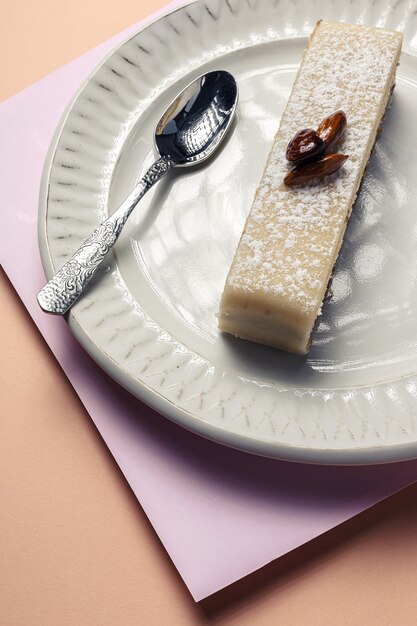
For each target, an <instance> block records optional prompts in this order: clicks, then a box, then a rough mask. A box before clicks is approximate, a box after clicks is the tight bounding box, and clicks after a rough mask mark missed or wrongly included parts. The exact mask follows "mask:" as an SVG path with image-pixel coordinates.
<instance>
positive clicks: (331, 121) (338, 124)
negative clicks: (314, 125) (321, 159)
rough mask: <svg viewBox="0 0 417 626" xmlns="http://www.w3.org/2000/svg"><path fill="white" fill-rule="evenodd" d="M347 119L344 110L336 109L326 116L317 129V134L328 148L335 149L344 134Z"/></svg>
mask: <svg viewBox="0 0 417 626" xmlns="http://www.w3.org/2000/svg"><path fill="white" fill-rule="evenodd" d="M346 124H347V119H346V115H345V113H344V112H343V111H336V113H333V114H332V115H329V116H328V117H326V118H325V119H324V120H323V121H322V122H321V124H320V126H319V127H318V129H317V135H318V136H319V137H320V138H321V139H322V140H323V141H324V144H325V146H326V150H329V149H333V148H334V147H335V145H336V144H337V143H338V141H339V140H340V138H341V137H342V135H343V132H344V130H345V128H346Z"/></svg>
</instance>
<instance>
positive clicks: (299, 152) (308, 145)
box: [285, 128, 325, 163]
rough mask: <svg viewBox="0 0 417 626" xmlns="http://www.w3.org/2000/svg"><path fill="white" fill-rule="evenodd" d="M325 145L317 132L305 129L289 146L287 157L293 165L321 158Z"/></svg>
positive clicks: (296, 135)
mask: <svg viewBox="0 0 417 626" xmlns="http://www.w3.org/2000/svg"><path fill="white" fill-rule="evenodd" d="M324 148H325V143H324V141H323V139H321V138H320V137H319V136H318V134H317V133H316V131H315V130H313V129H312V128H305V129H304V130H300V131H299V132H298V133H296V134H295V135H294V137H293V138H292V139H291V141H290V143H289V144H288V146H287V151H286V153H285V156H286V158H287V161H290V162H291V163H302V162H304V161H306V160H307V159H311V158H314V157H318V156H320V154H322V153H323V152H324Z"/></svg>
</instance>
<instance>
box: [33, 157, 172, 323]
mask: <svg viewBox="0 0 417 626" xmlns="http://www.w3.org/2000/svg"><path fill="white" fill-rule="evenodd" d="M174 165H175V163H174V161H172V160H171V159H170V158H169V157H165V156H163V157H161V158H160V159H158V160H157V161H156V162H155V163H154V164H153V165H152V166H151V167H150V168H149V170H148V171H147V172H146V174H145V176H144V177H143V178H142V179H141V180H140V181H139V183H138V184H137V185H136V187H135V188H134V189H133V191H131V193H130V194H129V196H128V197H127V198H126V200H125V201H124V202H123V204H122V205H121V206H120V207H119V208H118V209H117V211H115V212H114V213H113V215H111V216H110V217H109V218H107V219H106V220H105V221H104V222H103V223H102V224H100V226H98V227H97V228H96V229H95V230H94V231H93V233H92V234H91V235H90V236H89V237H88V239H86V241H85V242H84V243H83V244H82V245H81V246H80V247H79V248H78V250H77V251H76V252H75V253H74V254H73V256H72V257H71V258H70V259H69V260H68V261H66V263H64V265H63V266H62V267H61V269H60V270H58V272H57V273H56V274H54V276H53V277H52V278H51V280H50V281H49V282H48V283H47V284H46V285H45V287H44V288H43V289H41V291H40V292H39V293H38V296H37V299H38V302H39V304H40V306H41V308H42V309H43V310H44V311H46V312H47V313H55V314H56V315H63V314H64V313H66V312H67V311H68V309H69V308H70V307H71V306H72V305H73V304H74V302H75V301H76V300H77V298H79V296H80V295H81V294H82V292H83V291H84V288H85V287H86V285H88V283H89V282H90V280H91V278H92V276H93V274H94V272H95V271H96V269H97V268H98V266H99V265H100V263H101V262H102V261H103V259H104V257H105V256H106V255H107V253H108V252H109V250H110V248H111V247H112V246H113V244H114V242H115V241H116V240H117V238H118V236H119V235H120V233H121V231H122V228H123V226H124V225H125V222H126V220H127V218H128V217H129V215H130V214H131V212H132V211H133V209H134V208H135V206H136V205H137V203H138V202H139V200H140V199H141V198H143V196H144V195H145V193H146V192H147V191H149V189H150V188H151V187H152V186H153V185H154V184H155V183H157V182H158V181H159V180H160V179H161V178H162V177H163V176H165V174H167V173H168V172H169V171H170V170H171V169H172V168H173V167H174Z"/></svg>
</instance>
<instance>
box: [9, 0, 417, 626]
mask: <svg viewBox="0 0 417 626" xmlns="http://www.w3.org/2000/svg"><path fill="white" fill-rule="evenodd" d="M241 1H244V0H241ZM164 4H165V2H164V0H125V1H124V2H123V3H110V2H107V3H106V2H103V0H101V1H100V2H99V1H98V0H73V1H72V2H71V3H67V2H63V1H62V0H59V1H58V0H39V1H38V2H36V3H34V2H31V0H26V1H24V0H14V1H12V0H2V2H1V4H0V34H1V37H0V46H1V55H0V76H1V77H2V80H1V84H0V98H1V99H3V98H6V97H7V96H9V95H12V94H13V93H15V92H17V91H18V90H19V89H21V88H24V87H25V86H27V85H29V84H30V83H32V82H34V81H35V80H37V79H38V78H41V77H42V76H44V75H45V74H47V73H48V72H49V71H51V70H53V69H55V68H57V67H59V66H61V65H62V64H64V63H65V62H68V61H70V60H71V59H73V58H75V57H76V56H78V55H79V54H81V53H83V52H85V51H87V50H88V49H90V48H91V47H93V46H94V45H96V44H98V43H100V42H101V41H104V40H105V39H106V38H108V37H110V36H111V35H114V34H116V33H117V32H118V31H120V30H122V29H123V28H125V27H127V26H130V25H131V24H132V23H134V22H136V21H138V20H139V19H140V18H142V17H144V16H145V15H147V14H149V13H150V12H151V11H152V10H155V9H157V8H159V7H160V6H163V5H164ZM92 25H94V27H92ZM17 42H24V45H19V46H18V45H17ZM0 302H1V306H0V346H1V358H0V494H1V495H0V498H1V500H0V563H1V566H0V625H1V626H17V625H19V626H20V625H24V626H38V625H39V626H40V625H42V626H49V625H53V626H55V625H67V624H68V625H71V626H74V625H76V626H84V625H86V626H90V625H91V626H95V625H100V626H105V625H107V624H109V625H112V626H113V625H114V626H131V625H132V626H134V625H135V626H136V625H140V626H142V625H146V626H148V625H149V626H154V625H159V624H161V625H162V624H164V625H165V624H166V625H169V626H177V625H178V626H183V625H184V626H188V625H200V624H230V625H237V626H246V625H248V626H249V625H250V626H252V625H253V626H257V625H269V624H271V625H272V624H282V625H284V626H287V625H288V626H292V625H294V626H295V625H296V626H316V625H317V626H327V625H329V626H339V625H361V626H367V625H368V624H369V625H371V624H378V626H379V625H381V626H384V625H390V626H393V625H397V624H398V625H401V626H408V625H410V626H414V625H415V624H417V595H416V592H415V588H416V581H417V524H416V522H417V486H413V487H411V488H409V489H407V490H405V491H403V492H402V493H400V494H398V495H397V496H394V497H393V498H390V499H389V500H388V501H386V502H384V503H382V504H380V505H378V506H377V507H375V508H374V509H372V510H371V511H368V512H366V513H364V514H362V515H361V516H359V517H358V518H356V519H355V520H352V521H351V522H349V523H347V524H344V525H343V526H341V527H340V528H337V529H335V530H334V531H332V532H330V533H327V534H326V535H325V536H323V537H321V538H318V539H317V540H315V541H314V542H311V543H310V544H308V545H306V546H303V547H302V548H300V549H298V550H297V551H295V552H293V553H291V554H290V555H288V556H286V557H284V558H282V559H280V560H278V561H276V562H274V563H272V564H270V565H269V566H267V567H265V568H263V569H262V570H261V571H259V572H256V573H254V574H253V575H251V576H248V577H247V578H246V579H244V580H243V581H240V582H238V583H236V584H235V585H233V586H232V587H230V588H228V589H226V590H224V591H222V592H220V593H218V594H215V595H214V596H212V597H211V598H209V599H208V600H206V601H204V602H202V603H200V604H195V603H194V602H193V600H192V599H191V597H190V595H189V594H188V592H187V590H186V588H185V587H184V585H183V584H182V582H181V580H180V578H179V576H178V574H177V573H176V571H175V569H174V567H173V566H172V564H171V562H170V560H169V558H168V557H167V555H166V553H165V551H164V549H163V547H162V546H161V544H160V543H159V541H158V539H157V537H156V536H155V533H154V532H153V530H152V528H151V526H150V524H149V523H148V521H147V519H146V517H145V515H144V513H143V511H142V510H141V508H140V506H139V505H138V503H137V501H136V499H135V498H134V496H133V495H132V493H131V492H130V490H129V487H128V486H127V484H126V482H125V480H124V479H123V477H122V475H121V473H120V472H119V470H118V468H117V466H116V464H115V463H114V461H113V459H112V457H111V455H110V454H109V452H108V451H107V449H106V447H105V445H104V444H103V442H102V441H101V438H100V436H99V435H98V433H97V431H96V430H95V428H94V426H93V424H92V422H91V421H90V419H89V417H88V414H87V413H86V411H85V410H84V408H83V406H82V405H81V403H80V401H79V400H78V398H77V396H76V394H75V393H74V391H73V390H72V388H71V386H70V385H69V383H68V381H67V380H66V378H65V376H64V375H63V373H62V371H61V370H60V367H59V365H58V364H57V362H56V361H55V359H54V357H53V356H52V354H51V353H50V351H49V349H48V348H47V346H46V345H45V343H44V341H43V339H42V338H41V337H40V335H39V333H38V332H37V330H36V328H35V326H34V324H33V323H32V321H31V319H30V317H29V316H28V315H27V313H26V312H25V310H24V308H23V306H22V305H21V303H20V301H19V299H18V297H17V296H16V294H15V292H14V290H13V288H12V287H11V285H10V283H9V282H8V280H7V278H6V277H5V275H4V273H2V272H1V273H0Z"/></svg>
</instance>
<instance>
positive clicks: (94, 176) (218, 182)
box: [39, 0, 417, 463]
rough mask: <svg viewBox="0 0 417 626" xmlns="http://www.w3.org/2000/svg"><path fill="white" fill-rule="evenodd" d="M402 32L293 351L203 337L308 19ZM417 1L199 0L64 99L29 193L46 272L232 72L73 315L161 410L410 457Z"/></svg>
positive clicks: (416, 361) (132, 43) (286, 446)
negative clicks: (231, 112) (310, 314)
mask: <svg viewBox="0 0 417 626" xmlns="http://www.w3.org/2000/svg"><path fill="white" fill-rule="evenodd" d="M319 18H324V19H339V20H345V21H349V22H360V23H366V24H372V25H377V26H384V27H388V28H394V29H399V30H402V31H403V32H404V35H405V43H404V54H403V56H402V60H401V65H400V67H399V70H398V80H397V88H396V90H395V95H394V100H393V105H392V108H391V110H390V111H389V113H388V116H387V118H386V122H385V125H384V131H383V133H382V135H381V137H380V138H379V139H378V142H377V145H376V149H375V152H374V154H373V156H372V159H371V162H370V164H369V167H368V170H367V173H366V177H365V180H364V183H363V186H362V190H361V193H360V196H359V199H358V201H357V203H356V205H355V208H354V212H353V215H352V218H351V220H350V224H349V227H348V231H347V234H346V238H345V242H344V244H343V248H342V252H341V255H340V258H339V260H338V263H337V268H336V271H335V274H334V279H333V285H332V289H333V297H332V298H331V299H330V300H328V301H327V302H326V304H325V306H324V310H323V315H322V317H321V318H320V322H319V324H318V326H317V328H316V330H315V332H314V337H313V348H312V350H311V352H310V354H309V355H308V357H297V356H291V355H288V354H285V353H283V352H280V351H277V350H273V349H269V348H265V347H262V346H258V345H255V344H251V343H249V342H244V341H239V340H234V339H233V338H231V337H228V336H222V335H220V334H219V332H218V331H217V323H216V312H217V308H218V304H219V298H220V295H221V292H222V289H223V285H224V281H225V278H226V273H227V270H228V268H229V265H230V262H231V260H232V257H233V254H234V251H235V248H236V245H237V242H238V239H239V237H240V234H241V231H242V228H243V224H244V221H245V218H246V215H247V213H248V211H249V209H250V205H251V199H252V197H253V193H254V190H255V186H256V184H257V182H258V180H259V178H260V176H261V172H262V169H263V164H264V161H265V158H266V156H267V153H268V151H269V148H270V145H271V141H272V138H273V135H274V132H275V130H276V128H277V125H278V123H279V116H280V113H281V111H282V110H283V108H284V105H285V102H286V100H287V98H288V95H289V92H290V88H291V85H292V82H293V79H294V76H295V72H296V69H297V67H298V64H299V63H300V59H301V54H302V50H303V48H304V47H305V44H306V36H307V35H308V34H309V33H310V32H311V31H312V29H313V27H314V24H315V22H316V20H317V19H319ZM416 55H417V14H416V10H415V3H410V2H394V0H389V1H379V0H375V1H374V2H373V3H372V4H371V3H368V4H366V5H364V3H363V2H362V1H361V0H352V1H351V2H350V3H349V4H348V3H336V2H330V1H324V0H323V1H316V2H310V1H307V0H299V1H298V2H285V1H281V2H280V1H274V0H258V1H256V0H210V1H208V0H207V1H206V2H203V1H200V2H194V3H192V4H190V5H188V6H186V7H183V8H180V9H178V10H176V11H174V12H173V13H171V14H169V15H166V16H164V17H162V18H160V19H159V20H157V21H156V22H154V23H153V24H151V25H150V26H148V27H147V28H145V29H144V30H142V31H141V32H139V33H137V34H136V35H135V36H134V37H132V38H131V39H129V41H127V42H126V43H124V44H122V45H121V46H119V47H118V48H117V49H116V50H115V51H114V52H113V53H112V54H110V56H108V57H107V58H106V59H105V60H104V61H103V63H102V64H101V65H100V67H98V68H97V69H96V71H95V72H94V73H93V75H92V76H91V77H90V79H89V80H88V81H87V82H86V84H84V85H83V86H82V88H81V89H80V91H79V93H78V95H77V96H76V98H75V99H74V101H73V103H72V105H71V106H70V108H69V110H68V112H67V113H66V115H65V117H64V119H63V120H62V122H61V124H60V127H59V129H58V131H57V134H56V138H55V140H54V142H53V145H52V146H51V150H50V154H49V157H48V160H47V163H46V166H45V171H44V177H43V186H42V191H41V199H40V217H39V225H40V228H39V231H40V249H41V254H42V259H43V263H44V267H45V271H46V274H47V276H48V277H50V276H51V275H52V273H53V271H54V270H56V269H58V268H59V267H60V265H61V264H62V263H63V261H64V260H66V259H67V258H68V256H69V255H71V254H72V253H73V252H74V250H75V249H76V248H77V247H78V246H79V245H80V244H81V242H82V241H83V240H84V239H85V238H86V237H87V236H88V235H89V233H90V232H91V231H92V230H93V228H94V227H95V226H96V225H97V224H98V223H99V222H100V221H101V220H103V219H104V218H105V217H106V216H107V214H108V211H113V210H114V209H115V208H116V207H117V206H118V204H119V203H120V202H121V201H122V200H123V199H124V197H125V196H126V195H127V193H128V191H129V190H130V189H131V188H132V187H133V185H134V184H135V183H136V182H137V181H138V179H139V178H140V177H141V175H142V174H143V173H144V171H145V170H146V168H147V167H148V166H149V165H150V164H151V162H152V160H153V159H154V157H155V152H154V148H153V129H154V127H155V123H156V121H157V120H158V118H159V116H160V114H161V112H163V111H164V109H165V107H166V106H167V104H168V103H169V102H170V101H171V99H172V98H173V97H174V95H175V94H176V93H177V92H178V91H179V90H180V89H182V88H183V87H184V85H185V84H187V83H188V82H190V81H191V80H192V79H193V78H195V77H196V76H197V75H199V74H201V73H202V72H205V71H207V70H210V69H215V68H222V69H226V70H229V71H230V72H232V73H233V74H234V75H235V76H236V78H237V80H238V83H239V88H240V103H239V108H238V118H237V123H236V125H235V127H234V130H233V133H232V134H231V135H230V138H229V140H228V141H227V142H226V145H225V146H224V149H223V150H222V151H221V152H220V154H219V155H218V157H217V158H216V159H215V160H214V161H212V162H211V163H210V164H208V165H207V166H205V167H201V168H197V169H195V170H187V171H184V170H182V171H178V172H175V173H174V174H173V175H172V176H171V177H170V178H169V179H168V178H167V179H165V180H164V181H162V182H161V183H159V186H158V187H157V188H156V189H155V190H153V191H152V192H150V193H149V195H148V196H147V197H146V198H145V199H144V200H143V201H142V202H141V204H140V206H138V208H137V209H136V212H135V213H134V214H133V215H132V217H131V218H130V220H129V222H128V224H127V226H126V230H125V231H124V233H123V235H122V238H121V239H120V240H119V242H118V244H117V247H116V249H115V252H114V256H111V257H109V259H108V263H107V264H105V267H104V268H103V271H101V272H100V274H99V275H98V276H97V277H96V278H95V279H94V281H93V283H92V284H91V286H90V288H89V289H88V291H87V292H86V293H85V295H84V297H83V298H82V299H81V300H80V301H79V302H78V303H77V304H76V305H75V306H74V308H73V309H72V312H71V314H70V315H69V319H68V321H69V324H70V327H71V329H72V331H73V332H74V334H75V335H76V337H77V338H78V340H79V341H80V343H81V344H82V345H83V346H84V347H85V348H86V349H87V351H88V352H89V353H90V354H91V356H92V357H93V358H94V359H95V360H96V361H97V362H98V363H99V364H100V365H101V366H102V367H103V368H104V369H105V370H106V371H107V372H109V373H110V374H111V375H112V376H113V377H114V378H115V379H116V380H118V381H119V382H120V383H121V384H122V385H123V386H124V387H126V388H127V389H129V390H130V391H131V392H132V393H133V394H135V395H136V396H137V397H139V398H140V399H142V400H144V401H145V402H147V403H149V404H150V405H152V406H153V407H155V408H156V409H157V410H158V411H160V412H161V413H163V414H165V415H166V416H167V417H169V418H171V419H173V420H174V421H176V422H178V423H179V424H182V425H183V426H185V427H187V428H189V429H191V430H194V431H196V432H198V433H200V434H203V435H205V436H207V437H210V438H212V439H215V440H217V441H220V442H223V443H226V444H229V445H232V446H235V447H238V448H241V449H244V450H249V451H252V452H256V453H258V454H263V455H268V456H272V457H277V458H282V459H291V460H297V461H307V462H317V463H373V462H386V461H392V460H400V459H408V458H412V457H416V456H417V428H416V427H417V374H416V372H417V326H416V320H417V205H416V198H417V175H416V169H417V123H416V121H417V114H416V110H417V108H416V105H417V58H416Z"/></svg>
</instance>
